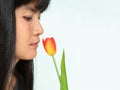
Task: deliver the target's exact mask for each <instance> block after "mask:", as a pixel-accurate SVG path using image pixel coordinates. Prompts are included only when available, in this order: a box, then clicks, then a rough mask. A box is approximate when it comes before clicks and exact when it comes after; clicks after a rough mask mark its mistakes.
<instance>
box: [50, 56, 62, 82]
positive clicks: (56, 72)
mask: <svg viewBox="0 0 120 90" xmlns="http://www.w3.org/2000/svg"><path fill="white" fill-rule="evenodd" d="M52 59H53V62H54V66H55V70H56V73H57V76H58V79H59V81H60V82H61V80H60V75H59V71H58V68H57V64H56V61H55V57H54V56H52Z"/></svg>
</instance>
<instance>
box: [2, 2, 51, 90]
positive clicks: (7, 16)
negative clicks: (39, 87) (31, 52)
mask: <svg viewBox="0 0 120 90" xmlns="http://www.w3.org/2000/svg"><path fill="white" fill-rule="evenodd" d="M49 1H50V0H0V90H5V88H6V84H7V82H8V79H9V78H8V77H9V74H10V72H12V65H13V63H14V62H15V61H14V57H15V44H16V18H15V9H16V8H18V7H19V6H21V5H26V4H28V3H30V2H37V3H36V5H35V8H36V9H37V10H40V12H41V13H42V12H43V11H44V10H46V9H47V7H48V4H49ZM33 69H34V68H33V60H20V61H19V62H18V63H17V64H16V67H15V70H14V74H15V76H16V78H17V81H18V83H17V85H18V86H19V87H23V88H24V89H25V90H33ZM24 89H19V88H17V89H15V90H24Z"/></svg>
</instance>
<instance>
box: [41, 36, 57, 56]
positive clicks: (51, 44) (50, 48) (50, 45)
mask: <svg viewBox="0 0 120 90" xmlns="http://www.w3.org/2000/svg"><path fill="white" fill-rule="evenodd" d="M42 41H43V46H44V48H45V50H46V52H47V54H48V55H50V56H53V55H54V54H55V53H56V44H55V40H54V38H52V37H51V38H46V39H45V40H44V39H43V40H42Z"/></svg>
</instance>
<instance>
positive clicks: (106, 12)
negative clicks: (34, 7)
mask: <svg viewBox="0 0 120 90" xmlns="http://www.w3.org/2000/svg"><path fill="white" fill-rule="evenodd" d="M40 22H41V23H42V25H43V28H44V34H43V35H42V36H40V38H41V39H42V38H44V37H49V36H53V37H54V38H55V40H56V44H57V54H56V55H55V57H56V59H57V64H58V66H59V65H60V59H61V54H62V50H63V49H65V54H66V68H67V75H68V84H69V90H120V0H51V3H50V6H49V8H48V9H47V11H45V12H44V13H43V14H42V16H41V21H40ZM35 90H59V82H58V79H57V75H56V73H55V68H54V66H53V62H52V58H51V57H50V56H48V55H47V54H46V53H45V51H44V49H43V46H42V43H40V45H39V48H38V54H37V56H36V58H35Z"/></svg>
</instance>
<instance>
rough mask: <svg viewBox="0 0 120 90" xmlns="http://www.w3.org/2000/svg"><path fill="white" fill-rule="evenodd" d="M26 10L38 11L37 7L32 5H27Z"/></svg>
mask: <svg viewBox="0 0 120 90" xmlns="http://www.w3.org/2000/svg"><path fill="white" fill-rule="evenodd" d="M26 10H29V11H31V12H33V13H35V12H37V11H38V10H37V9H35V8H33V7H30V6H27V7H26Z"/></svg>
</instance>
